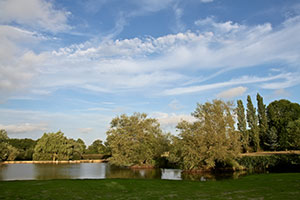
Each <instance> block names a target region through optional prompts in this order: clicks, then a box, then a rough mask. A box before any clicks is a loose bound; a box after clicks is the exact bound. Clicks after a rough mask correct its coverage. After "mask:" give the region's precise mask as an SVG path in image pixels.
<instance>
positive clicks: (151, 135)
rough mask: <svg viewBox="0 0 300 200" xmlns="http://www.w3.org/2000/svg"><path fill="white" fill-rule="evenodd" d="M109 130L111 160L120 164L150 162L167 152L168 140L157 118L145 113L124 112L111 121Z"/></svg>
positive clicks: (154, 161)
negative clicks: (131, 113) (148, 116)
mask: <svg viewBox="0 0 300 200" xmlns="http://www.w3.org/2000/svg"><path fill="white" fill-rule="evenodd" d="M110 124H111V126H110V129H109V130H108V131H107V145H108V147H109V149H110V150H111V153H112V157H111V158H110V162H111V163H112V164H115V165H119V166H134V165H150V166H154V165H155V164H156V160H157V159H159V158H160V157H161V154H163V153H164V152H165V151H166V146H167V139H166V136H165V134H163V132H162V130H161V128H160V124H159V123H158V121H157V120H156V119H153V118H147V115H146V114H144V113H142V114H141V113H134V114H133V115H132V116H127V115H125V114H123V115H121V116H120V117H116V118H114V119H112V121H111V123H110Z"/></svg>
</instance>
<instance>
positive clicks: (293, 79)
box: [261, 73, 300, 90]
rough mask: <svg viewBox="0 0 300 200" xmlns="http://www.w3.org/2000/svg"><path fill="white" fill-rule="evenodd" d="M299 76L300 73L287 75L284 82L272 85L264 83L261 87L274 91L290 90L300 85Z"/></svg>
mask: <svg viewBox="0 0 300 200" xmlns="http://www.w3.org/2000/svg"><path fill="white" fill-rule="evenodd" d="M299 76H300V73H287V74H286V76H285V77H284V80H281V81H277V82H271V83H264V84H262V85H261V87H262V88H264V89H274V90H279V89H285V88H289V87H292V86H295V85H298V84H300V79H299Z"/></svg>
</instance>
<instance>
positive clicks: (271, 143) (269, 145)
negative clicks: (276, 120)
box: [264, 126, 278, 151]
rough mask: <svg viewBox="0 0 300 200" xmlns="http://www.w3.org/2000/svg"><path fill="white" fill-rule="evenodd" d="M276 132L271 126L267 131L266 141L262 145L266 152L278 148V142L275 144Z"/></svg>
mask: <svg viewBox="0 0 300 200" xmlns="http://www.w3.org/2000/svg"><path fill="white" fill-rule="evenodd" d="M277 138H278V137H277V130H276V128H275V127H274V126H273V127H272V128H270V129H269V130H268V134H267V136H266V140H265V142H264V145H265V147H266V149H267V150H272V151H275V150H276V149H277V147H278V142H277Z"/></svg>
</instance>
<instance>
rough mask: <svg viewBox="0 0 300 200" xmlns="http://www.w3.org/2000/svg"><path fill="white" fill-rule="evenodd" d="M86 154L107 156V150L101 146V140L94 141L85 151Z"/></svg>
mask: <svg viewBox="0 0 300 200" xmlns="http://www.w3.org/2000/svg"><path fill="white" fill-rule="evenodd" d="M86 153H87V154H103V155H104V154H107V148H106V146H104V145H103V143H102V140H99V139H98V140H95V141H94V142H93V143H92V144H91V145H90V146H89V147H88V149H87V150H86Z"/></svg>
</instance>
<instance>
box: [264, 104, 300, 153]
mask: <svg viewBox="0 0 300 200" xmlns="http://www.w3.org/2000/svg"><path fill="white" fill-rule="evenodd" d="M267 117H268V123H269V127H270V128H272V127H274V128H275V130H276V133H277V136H278V150H287V149H299V148H300V145H299V138H300V132H299V120H300V105H299V104H297V103H291V102H290V101H288V100H284V99H282V100H279V101H273V102H272V103H270V104H269V105H268V107H267Z"/></svg>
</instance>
